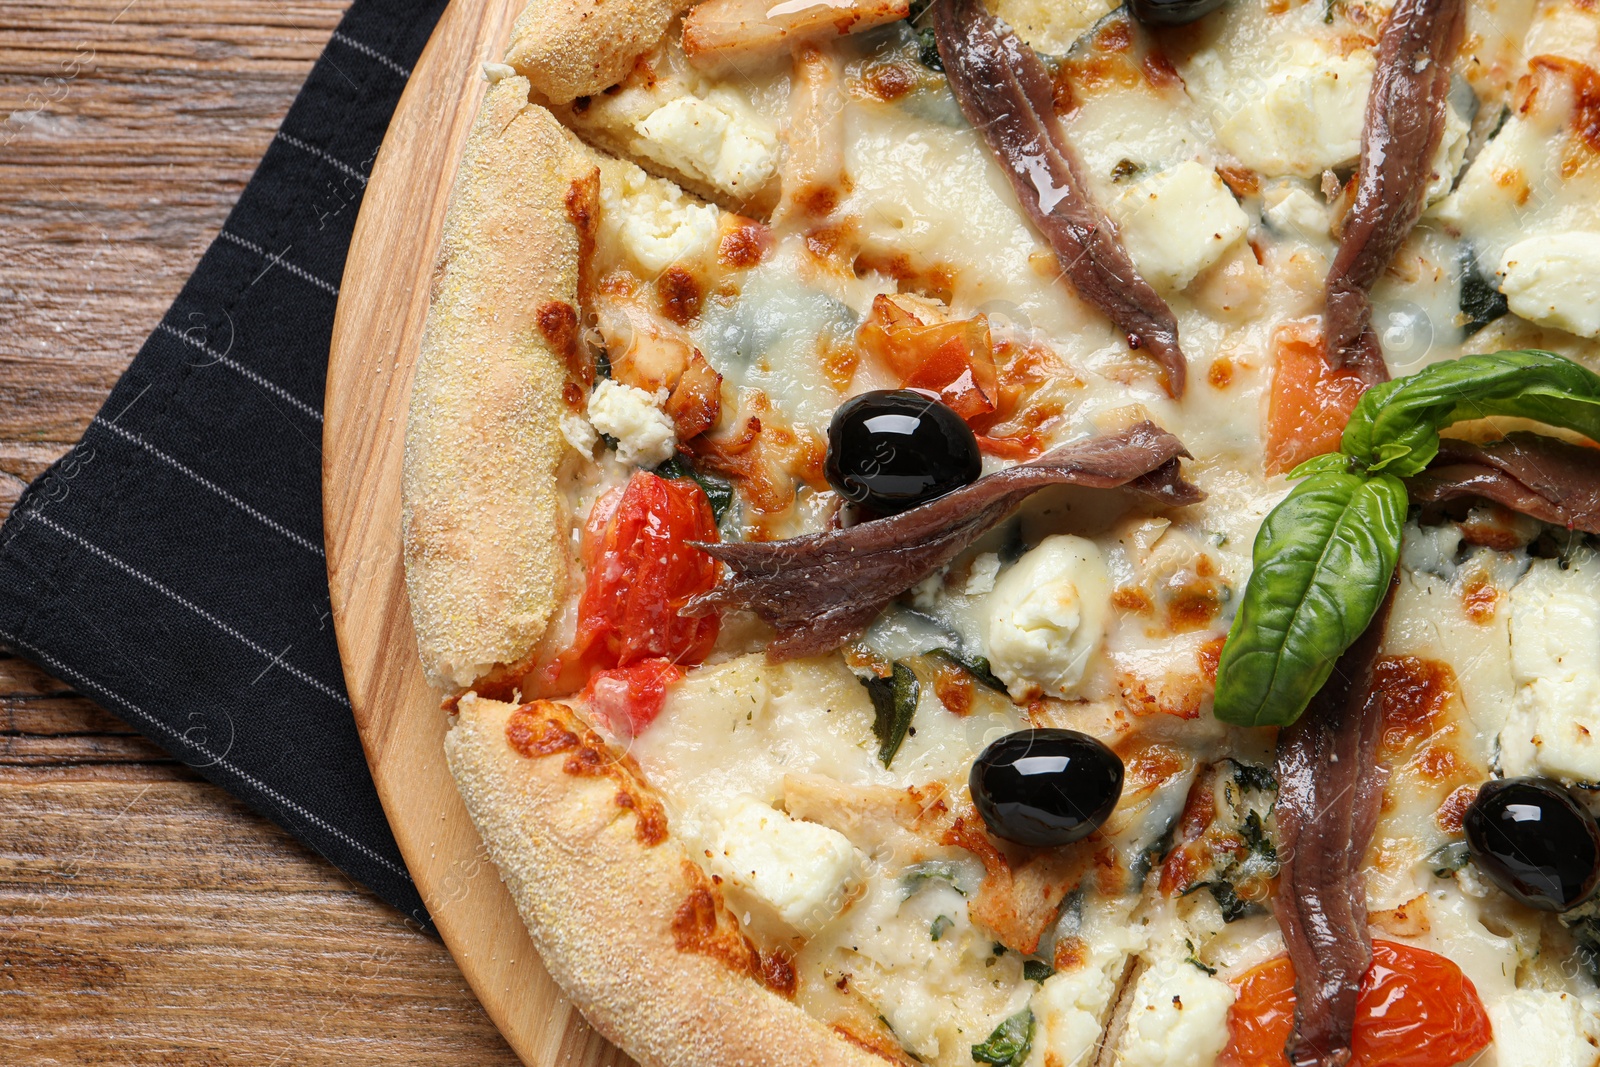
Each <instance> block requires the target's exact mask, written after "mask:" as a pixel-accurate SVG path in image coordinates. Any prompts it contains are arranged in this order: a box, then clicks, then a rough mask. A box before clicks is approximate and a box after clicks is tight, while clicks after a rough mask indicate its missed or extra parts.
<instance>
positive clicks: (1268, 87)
mask: <svg viewBox="0 0 1600 1067" xmlns="http://www.w3.org/2000/svg"><path fill="white" fill-rule="evenodd" d="M1375 67H1376V63H1375V61H1374V60H1373V58H1372V53H1370V52H1367V51H1365V50H1361V49H1358V50H1356V51H1354V52H1351V53H1350V54H1349V55H1348V56H1340V55H1335V54H1333V53H1331V52H1329V51H1327V50H1326V49H1325V48H1324V47H1323V46H1321V45H1319V44H1317V43H1316V42H1313V41H1300V42H1297V43H1296V45H1295V47H1294V50H1293V52H1292V53H1291V55H1290V56H1289V59H1288V62H1286V63H1285V64H1284V65H1283V66H1282V67H1280V68H1279V69H1278V70H1277V71H1275V72H1274V73H1273V74H1272V75H1271V76H1270V77H1268V78H1267V79H1266V81H1265V84H1263V85H1262V87H1261V91H1260V92H1257V93H1254V94H1251V95H1250V96H1249V97H1248V98H1247V99H1246V100H1245V102H1244V103H1243V105H1242V106H1240V107H1239V108H1238V109H1237V110H1236V111H1234V112H1232V113H1231V114H1228V115H1225V116H1222V117H1221V118H1220V122H1219V124H1218V127H1217V135H1218V137H1219V138H1220V140H1221V141H1222V143H1223V145H1224V146H1226V147H1227V149H1228V150H1229V151H1230V152H1232V153H1233V154H1234V155H1235V156H1237V157H1238V158H1239V161H1240V162H1241V163H1243V164H1244V165H1245V166H1247V167H1250V168H1252V169H1253V170H1258V171H1260V172H1261V173H1263V174H1266V175H1269V176H1273V177H1277V176H1281V175H1285V174H1294V175H1298V176H1299V177H1302V178H1315V177H1318V176H1320V175H1321V174H1322V172H1323V171H1325V170H1330V169H1332V168H1334V167H1341V166H1344V165H1346V164H1348V163H1351V162H1353V161H1354V160H1355V159H1356V158H1357V157H1358V156H1359V155H1360V154H1361V125H1362V122H1363V121H1364V120H1365V118H1366V113H1367V92H1368V90H1370V89H1371V88H1372V72H1373V69H1374V68H1375Z"/></svg>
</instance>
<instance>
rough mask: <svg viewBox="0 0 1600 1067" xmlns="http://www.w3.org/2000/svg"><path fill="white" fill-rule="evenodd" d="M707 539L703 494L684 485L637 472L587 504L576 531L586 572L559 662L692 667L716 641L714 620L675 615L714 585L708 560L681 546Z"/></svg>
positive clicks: (713, 532) (711, 536)
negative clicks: (570, 641)
mask: <svg viewBox="0 0 1600 1067" xmlns="http://www.w3.org/2000/svg"><path fill="white" fill-rule="evenodd" d="M715 540H717V523H716V520H715V519H714V518H712V515H711V502H710V501H708V500H707V499H706V494H705V491H704V490H702V489H701V488H700V486H698V485H697V484H695V483H694V482H693V481H690V480H688V479H674V480H672V481H668V480H667V479H664V478H658V477H657V476H656V475H654V474H649V473H647V472H645V471H639V472H637V473H635V474H634V476H633V477H632V478H631V479H629V481H628V484H627V486H626V487H624V488H623V489H622V490H621V491H620V492H617V491H613V492H612V493H610V494H608V495H607V496H605V497H602V498H601V499H600V500H599V501H597V502H596V503H595V506H594V509H593V510H592V511H591V512H590V515H589V522H588V523H587V525H586V526H585V528H584V538H583V561H584V564H585V566H586V567H587V568H588V572H589V573H588V578H587V579H586V582H585V585H584V590H583V596H582V597H581V598H580V599H579V601H578V632H577V639H576V641H575V642H574V645H573V648H572V651H571V652H570V653H568V655H567V656H566V657H563V658H564V659H569V660H571V661H575V662H577V663H580V664H582V665H583V666H585V667H587V668H588V669H590V670H594V669H602V670H604V669H609V668H612V667H627V666H629V665H631V664H635V663H639V662H640V661H642V660H648V659H663V660H667V661H669V662H671V663H677V664H693V663H699V662H700V661H701V660H703V659H705V657H706V654H707V653H709V652H710V651H711V646H712V644H713V643H714V642H715V641H716V639H717V629H718V626H719V624H720V620H719V619H718V617H717V616H716V615H707V616H705V617H703V618H686V617H684V616H681V615H679V614H678V610H679V609H680V608H682V607H683V606H684V604H686V603H688V601H689V599H690V598H691V597H693V596H696V595H698V594H700V593H704V592H708V591H709V590H710V589H711V588H712V587H713V586H714V585H716V584H717V564H716V561H715V560H713V559H712V558H711V557H710V556H708V555H706V554H705V553H704V552H701V551H700V550H699V549H697V548H695V547H693V546H692V545H690V544H689V543H688V542H690V541H715Z"/></svg>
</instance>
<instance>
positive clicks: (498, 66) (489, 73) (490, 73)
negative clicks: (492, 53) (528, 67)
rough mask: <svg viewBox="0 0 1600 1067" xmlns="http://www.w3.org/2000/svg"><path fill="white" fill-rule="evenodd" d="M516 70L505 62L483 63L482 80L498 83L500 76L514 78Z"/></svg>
mask: <svg viewBox="0 0 1600 1067" xmlns="http://www.w3.org/2000/svg"><path fill="white" fill-rule="evenodd" d="M516 76H517V72H516V71H515V70H514V69H512V68H511V67H510V66H509V65H507V64H505V63H484V65H483V80H484V81H486V82H488V83H489V84H490V85H498V84H499V83H500V79H501V78H515V77H516Z"/></svg>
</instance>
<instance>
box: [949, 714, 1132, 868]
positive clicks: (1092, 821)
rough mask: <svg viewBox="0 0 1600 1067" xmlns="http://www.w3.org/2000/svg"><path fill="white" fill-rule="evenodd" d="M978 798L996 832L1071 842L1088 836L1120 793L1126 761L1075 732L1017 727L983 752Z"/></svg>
mask: <svg viewBox="0 0 1600 1067" xmlns="http://www.w3.org/2000/svg"><path fill="white" fill-rule="evenodd" d="M967 784H968V786H969V787H970V788H971V790H972V803H973V805H974V806H975V807H977V809H978V814H979V815H981V816H983V822H984V825H985V826H987V827H988V828H989V832H990V833H992V834H994V835H995V836H996V837H1003V838H1005V839H1006V840H1007V841H1015V842H1016V843H1017V844H1019V845H1039V846H1048V845H1068V844H1071V843H1072V842H1074V841H1077V840H1078V839H1080V838H1084V837H1088V836H1089V835H1090V834H1092V833H1093V832H1094V831H1095V830H1096V829H1097V828H1098V827H1099V826H1100V824H1101V823H1103V822H1105V821H1106V816H1108V815H1110V814H1111V809H1112V808H1114V807H1116V806H1117V799H1118V798H1119V797H1121V796H1122V761H1121V760H1120V759H1118V758H1117V754H1116V753H1115V752H1113V751H1111V750H1110V749H1109V748H1107V747H1106V746H1105V745H1102V744H1101V743H1100V742H1099V741H1096V740H1095V739H1094V738H1092V737H1090V736H1089V735H1088V734H1080V733H1079V732H1078V731H1076V730H1053V729H1051V730H1019V731H1017V732H1016V733H1014V734H1007V735H1006V736H1004V737H1002V738H1001V739H1000V740H998V741H996V742H995V743H994V744H992V745H990V746H989V747H988V748H986V749H984V750H983V753H982V754H981V755H979V756H978V760H977V762H976V763H974V764H973V765H972V774H971V776H970V777H969V778H968V780H967Z"/></svg>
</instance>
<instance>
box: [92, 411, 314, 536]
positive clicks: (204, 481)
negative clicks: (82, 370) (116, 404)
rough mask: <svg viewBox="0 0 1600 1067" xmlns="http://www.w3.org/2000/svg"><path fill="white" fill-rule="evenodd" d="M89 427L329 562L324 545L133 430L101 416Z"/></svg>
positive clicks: (95, 418) (96, 417)
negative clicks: (138, 451) (154, 460)
mask: <svg viewBox="0 0 1600 1067" xmlns="http://www.w3.org/2000/svg"><path fill="white" fill-rule="evenodd" d="M90 425H92V426H99V427H102V428H104V429H107V430H110V431H111V432H112V433H114V434H116V435H117V436H118V437H120V438H122V439H123V440H124V441H131V442H132V443H134V444H136V445H138V446H139V447H140V448H142V449H144V450H145V451H146V452H148V453H150V454H151V455H152V456H154V457H156V458H157V459H159V460H160V461H161V462H163V463H165V464H166V465H167V466H169V467H171V468H173V469H174V470H176V471H178V472H179V473H181V474H186V475H188V476H189V477H190V478H192V479H193V480H194V481H195V482H197V483H199V484H200V485H203V486H205V487H206V488H207V489H209V490H211V491H212V492H213V493H215V494H217V495H218V496H220V497H221V498H222V499H224V500H226V501H227V502H228V503H230V504H232V505H233V506H234V507H236V508H238V509H239V510H240V511H242V512H244V513H245V514H246V515H249V516H250V517H251V518H253V519H255V520H256V521H257V522H259V523H261V524H262V525H263V526H266V527H268V528H269V529H272V530H274V531H276V532H277V533H280V534H282V535H283V536H285V537H287V538H288V539H289V540H291V541H293V542H294V543H295V544H297V545H299V546H300V547H301V548H305V549H309V550H310V551H312V552H315V553H316V554H317V555H319V556H321V557H322V558H324V559H326V558H327V553H326V552H324V551H323V549H322V546H321V545H319V544H317V543H315V542H314V541H312V540H311V539H310V538H308V537H301V536H300V535H299V534H297V533H295V532H294V531H293V530H291V529H289V528H288V527H287V526H285V525H283V524H282V523H280V522H278V521H277V520H275V519H273V518H272V517H271V516H270V515H267V514H265V513H263V512H261V511H259V510H257V509H256V508H253V507H251V506H250V505H249V504H246V503H245V502H244V501H243V500H240V499H239V498H238V497H236V496H234V495H233V494H232V493H230V492H228V491H227V490H226V489H224V488H222V486H220V485H218V484H217V483H216V482H213V481H212V480H211V479H209V478H207V477H206V476H205V475H203V474H201V473H200V472H199V471H196V470H191V469H190V468H189V467H186V466H184V465H183V464H182V463H180V462H178V460H176V459H174V458H173V457H171V456H169V455H167V454H166V453H165V452H163V451H161V449H159V448H157V447H156V446H155V445H153V444H151V443H150V442H149V441H146V440H145V439H144V438H143V437H140V436H139V435H138V434H136V433H134V432H133V431H132V430H125V429H123V428H122V427H121V426H118V425H117V424H116V423H114V422H108V421H106V420H105V419H102V418H101V417H100V416H98V415H96V416H95V417H94V419H93V420H91V422H90Z"/></svg>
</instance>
